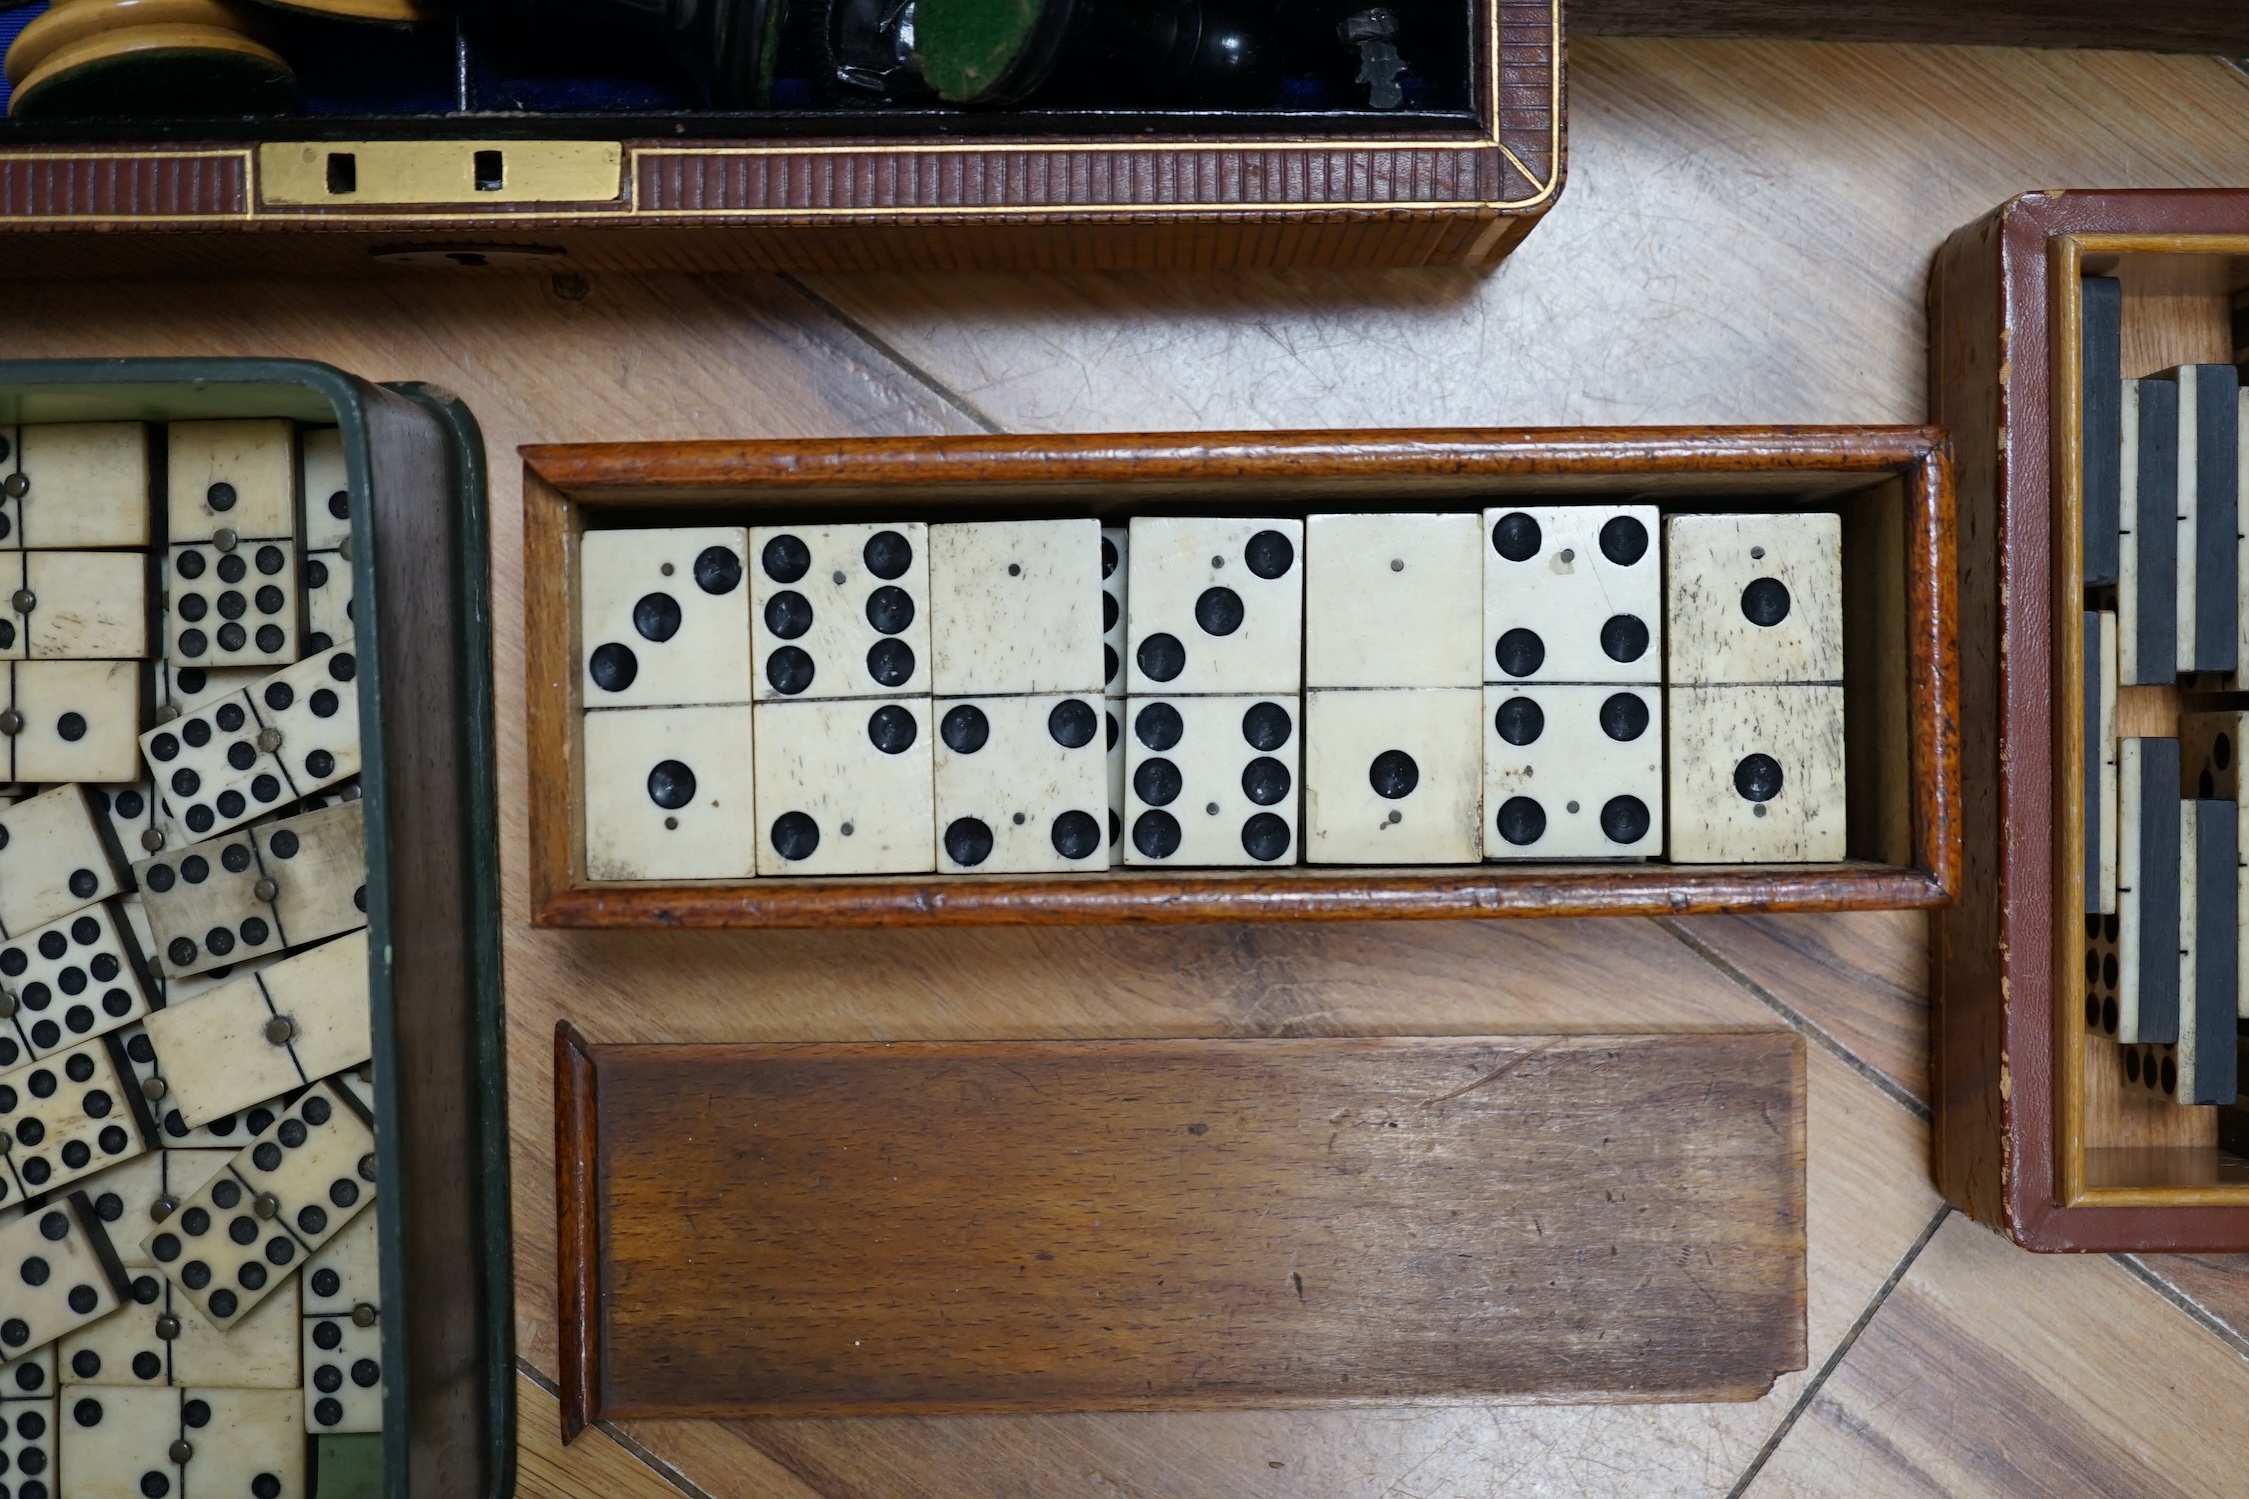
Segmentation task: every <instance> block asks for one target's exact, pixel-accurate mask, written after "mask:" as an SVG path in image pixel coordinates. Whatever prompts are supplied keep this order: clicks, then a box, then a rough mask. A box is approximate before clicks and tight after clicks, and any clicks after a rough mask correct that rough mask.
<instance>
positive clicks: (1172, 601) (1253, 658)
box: [1125, 516, 1304, 711]
mask: <svg viewBox="0 0 2249 1499" xmlns="http://www.w3.org/2000/svg"><path fill="white" fill-rule="evenodd" d="M1130 533H1131V535H1130V542H1129V546H1128V549H1127V550H1128V555H1127V559H1126V561H1127V567H1128V569H1129V579H1128V582H1127V585H1126V598H1125V617H1126V635H1127V638H1128V639H1129V641H1130V644H1131V650H1130V652H1129V655H1128V659H1127V661H1126V665H1125V670H1126V688H1127V694H1128V695H1129V696H1130V697H1132V698H1134V699H1139V698H1143V697H1175V696H1184V695H1209V694H1228V695H1242V694H1252V693H1254V694H1257V695H1260V696H1275V695H1288V696H1292V697H1293V696H1294V695H1295V694H1296V693H1297V692H1298V691H1299V690H1300V689H1301V687H1302V685H1303V680H1304V568H1303V551H1304V523H1303V522H1302V521H1297V520H1279V519H1265V520H1238V519H1213V518H1207V517H1199V516H1135V517H1134V518H1133V520H1132V523H1131V526H1130ZM1292 711H1293V709H1292Z"/></svg>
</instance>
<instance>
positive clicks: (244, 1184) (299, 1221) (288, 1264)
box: [142, 1079, 375, 1419]
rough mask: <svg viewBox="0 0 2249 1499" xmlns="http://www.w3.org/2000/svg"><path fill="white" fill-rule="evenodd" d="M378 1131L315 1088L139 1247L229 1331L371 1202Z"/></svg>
mask: <svg viewBox="0 0 2249 1499" xmlns="http://www.w3.org/2000/svg"><path fill="white" fill-rule="evenodd" d="M373 1123H374V1121H373V1118H372V1116H371V1115H369V1114H368V1112H367V1109H366V1105H365V1104H363V1103H362V1102H360V1100H359V1098H358V1096H357V1095H356V1094H354V1093H353V1092H352V1091H351V1089H349V1088H348V1087H345V1086H343V1085H342V1084H340V1083H338V1082H336V1081H335V1080H333V1079H330V1080H326V1081H323V1082H321V1083H319V1084H317V1085H315V1086H314V1087H311V1088H308V1089H307V1090H305V1093H304V1095H303V1096H302V1097H300V1098H299V1099H298V1100H297V1101H296V1102H295V1103H293V1104H291V1105H290V1106H289V1108H288V1109H287V1110H285V1111H284V1112H283V1114H282V1115H281V1117H280V1118H279V1119H278V1120H276V1121H275V1122H274V1124H273V1126H272V1128H270V1129H269V1130H267V1131H266V1132H265V1134H264V1135H262V1136H260V1137H259V1139H258V1140H257V1141H256V1142H255V1143H253V1144H252V1145H251V1146H250V1147H249V1148H248V1149H246V1150H243V1151H241V1152H240V1153H238V1154H236V1155H235V1156H233V1157H232V1158H230V1159H229V1160H228V1162H227V1164H226V1167H225V1169H224V1170H222V1171H220V1172H219V1173H218V1174H217V1175H216V1176H214V1177H213V1178H212V1179H211V1180H210V1181H209V1182H208V1183H206V1184H205V1185H204V1186H203V1187H202V1188H200V1189H199V1190H198V1191H196V1192H195V1193H194V1194H193V1195H191V1196H189V1197H188V1198H186V1199H184V1200H183V1201H182V1202H181V1205H180V1210H179V1212H178V1213H176V1214H175V1215H173V1216H172V1217H171V1218H169V1219H167V1220H166V1221H165V1222H163V1223H161V1224H158V1225H157V1226H156V1229H155V1231H154V1232H152V1233H151V1234H149V1235H148V1236H147V1237H146V1238H144V1239H143V1240H142V1247H143V1248H144V1249H146V1250H147V1252H148V1253H149V1254H150V1255H151V1256H152V1257H154V1259H155V1260H156V1262H157V1263H158V1264H159V1265H161V1266H162V1267H163V1268H164V1273H165V1274H166V1275H167V1276H169V1277H170V1278H171V1281H172V1283H173V1285H174V1286H175V1287H177V1288H179V1289H180V1290H182V1291H184V1292H185V1293H186V1295H187V1298H188V1299H189V1300H190V1301H191V1302H193V1303H194V1305H195V1307H196V1309H197V1310H199V1311H201V1312H202V1313H203V1315H204V1316H205V1317H206V1318H207V1319H208V1320H209V1321H210V1322H211V1323H212V1324H213V1325H214V1326H216V1327H217V1328H218V1329H219V1330H220V1331H222V1332H224V1331H227V1330H228V1329H231V1328H232V1327H233V1326H234V1325H235V1324H236V1323H237V1322H238V1321H240V1320H241V1319H242V1318H243V1317H244V1316H245V1315H246V1314H248V1313H249V1312H251V1311H252V1310H254V1309H255V1308H256V1307H257V1306H258V1304H259V1303H260V1302H261V1301H263V1300H264V1299H265V1298H266V1297H267V1296H268V1295H270V1294H271V1293H272V1292H273V1291H274V1290H275V1289H276V1288H277V1287H278V1286H279V1285H280V1284H282V1283H284V1282H285V1281H286V1280H288V1279H289V1278H291V1277H293V1276H295V1274H296V1273H297V1271H298V1270H299V1269H300V1268H301V1266H302V1261H303V1260H304V1259H305V1257H306V1256H308V1255H312V1254H316V1253H318V1252H319V1251H320V1249H322V1248H323V1247H324V1246H325V1245H326V1244H327V1243H328V1241H329V1240H330V1239H332V1238H334V1237H335V1235H336V1234H337V1233H338V1232H339V1231H340V1230H341V1229H342V1228H343V1227H344V1226H345V1225H346V1224H347V1223H349V1222H350V1221H351V1218H352V1216H353V1215H354V1214H356V1213H358V1212H359V1211H360V1210H361V1209H363V1208H365V1207H367V1206H368V1205H369V1204H371V1203H373V1202H374V1200H375V1156H374V1149H375V1136H374V1131H373ZM300 1419H301V1418H300Z"/></svg>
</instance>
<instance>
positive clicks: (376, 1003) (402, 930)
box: [0, 359, 515, 1496]
mask: <svg viewBox="0 0 2249 1499" xmlns="http://www.w3.org/2000/svg"><path fill="white" fill-rule="evenodd" d="M228 418H234V419H244V418H266V419H270V418H280V419H285V420H289V421H293V422H297V423H302V424H308V425H312V426H318V427H329V426H333V427H334V428H336V429H338V431H339V433H340V437H341V448H342V454H343V470H344V476H345V477H344V485H345V488H346V489H347V490H348V493H349V497H350V498H349V504H348V511H349V518H350V545H349V546H348V548H345V549H343V550H342V551H341V553H340V555H341V556H342V557H343V558H345V559H348V564H349V566H350V567H351V568H352V573H353V576H352V593H353V600H354V602H353V613H352V618H354V619H355V620H356V625H357V628H356V634H355V637H354V640H353V642H352V648H353V649H354V651H356V653H357V661H358V663H359V665H358V667H357V675H356V681H357V683H358V698H359V701H358V711H359V724H360V729H361V734H362V738H363V742H364V745H365V754H364V761H363V769H362V771H361V774H360V784H361V787H362V790H363V796H362V798H361V800H362V801H363V804H364V807H365V822H364V826H365V845H366V884H365V887H364V895H365V901H366V906H365V909H366V918H365V919H366V923H367V932H366V934H365V936H364V938H357V937H355V938H354V939H352V940H354V941H362V940H363V941H365V942H366V943H367V950H369V951H370V952H371V954H372V957H371V960H370V968H369V973H368V989H367V992H368V995H369V1004H370V1010H371V1022H372V1023H371V1032H372V1035H371V1041H372V1047H373V1071H372V1085H371V1092H372V1101H373V1108H372V1114H373V1121H374V1128H375V1135H376V1146H375V1152H374V1154H375V1163H374V1171H375V1181H376V1188H375V1190H376V1191H377V1192H379V1193H380V1194H381V1196H382V1198H383V1200H384V1201H385V1202H386V1203H387V1204H388V1205H389V1206H388V1207H387V1209H386V1210H385V1211H384V1212H383V1213H382V1214H381V1215H380V1219H379V1225H380V1249H379V1259H380V1265H381V1271H380V1279H381V1283H382V1285H383V1286H384V1287H385V1288H386V1291H385V1294H384V1295H383V1297H382V1300H383V1301H384V1302H385V1303H386V1304H388V1305H389V1306H392V1307H400V1308H404V1311H403V1314H401V1315H394V1316H385V1317H384V1319H383V1321H382V1326H381V1329H380V1331H379V1333H377V1332H370V1333H369V1334H368V1335H367V1336H368V1337H369V1338H370V1339H372V1338H376V1337H379V1339H380V1357H381V1360H382V1366H383V1369H384V1375H383V1384H384V1390H383V1398H384V1401H385V1405H384V1409H383V1412H382V1419H381V1428H382V1431H383V1437H382V1450H383V1470H384V1491H385V1492H387V1493H389V1494H391V1495H404V1494H406V1493H408V1492H412V1493H414V1494H417V1495H421V1494H436V1495H462V1496H468V1495H482V1494H490V1493H505V1492H509V1491H510V1490H511V1489H512V1486H513V1465H514V1451H515V1433H514V1414H513V1400H514V1389H515V1360H514V1344H513V1337H514V1324H513V1319H512V1316H511V1313H510V1307H511V1304H512V1302H511V1284H512V1269H511V1261H510V1250H509V1243H510V1238H509V1216H508V1185H507V1125H506V1098H505V1091H504V1090H505V1085H504V1082H502V1081H501V1078H502V1076H503V1074H504V1070H505V1069H504V1068H503V1067H502V1066H501V1064H500V1060H499V1059H500V1056H501V1044H502V1043H501V1011H500V971H499V970H500V959H499V948H498V943H499V931H498V925H499V915H498V900H499V896H498V885H499V878H498V865H497V860H498V854H497V851H496V848H495V836H496V835H495V822H496V814H495V811H494V795H495V793H494V789H493V777H494V768H493V752H492V743H491V705H490V698H491V678H490V659H491V658H490V651H491V647H490V640H489V636H488V633H487V626H486V621H487V619H488V617H489V611H488V605H487V602H486V597H485V594H486V587H487V577H486V571H485V566H484V558H485V555H486V542H485V511H484V504H485V501H484V455H483V440H482V437H481V436H480V434H479V433H478V431H477V428H476V425H475V422H474V420H473V418H471V417H470V415H469V413H468V411H467V409H466V408H465V407H464V406H462V405H461V404H460V402H459V400H458V399H457V398H456V397H454V396H453V395H452V394H451V393H450V392H447V391H444V390H441V389H438V388H435V387H430V386H423V385H416V384H401V385H394V386H377V385H373V384H369V383H367V382H365V381H362V380H359V379H357V378H355V377H353V376H350V375H346V374H344V373H343V372H342V371H339V370H336V369H334V368H331V367H329V366H327V365H322V364H315V363H311V362H306V361H292V360H259V359H194V360H187V359H115V360H84V361H66V360H51V361H11V362H0V424H6V425H7V426H8V427H9V429H10V430H11V432H16V431H18V428H19V426H29V425H31V424H42V423H69V422H143V423H149V424H151V432H152V436H151V438H150V441H151V443H152V445H156V446H155V451H156V452H157V453H158V455H159V456H161V455H162V453H163V451H164V450H163V448H162V447H161V446H160V444H161V443H162V442H163V441H164V438H165V435H166V432H167V428H166V427H165V426H164V425H162V424H164V423H170V422H191V421H198V420H206V419H228ZM18 435H19V436H20V432H19V434H18ZM155 468H156V470H157V472H158V473H159V474H161V473H162V465H161V464H157V465H155ZM291 478H292V480H294V471H293V470H292V474H291ZM214 487H215V488H216V487H217V486H214ZM17 492H19V491H13V490H11V491H10V493H11V494H13V493H17ZM159 493H161V491H159ZM227 503H228V504H229V505H231V504H232V503H233V492H232V491H231V489H230V490H229V491H228V495H227ZM157 508H158V510H159V511H160V512H161V510H162V508H163V507H162V506H161V505H159V506H158V507H157ZM181 586H182V585H181V584H180V582H179V580H178V579H175V580H174V590H175V592H177V591H179V589H180V588H181ZM331 711H333V710H331ZM272 826H274V825H271V824H267V825H261V827H260V829H259V831H260V832H261V834H262V833H264V832H266V831H267V830H268V829H269V828H271V827H272ZM149 836H150V838H151V839H152V840H153V841H151V842H147V843H143V844H141V845H140V847H138V848H136V849H135V850H134V857H135V858H138V857H140V854H141V850H142V849H154V848H160V847H163V846H165V845H164V840H163V838H162V837H161V836H159V835H157V834H155V833H154V832H153V831H152V832H151V833H150V835H149ZM204 846H205V847H209V846H210V845H204ZM190 878H193V876H190ZM245 940H247V939H245ZM343 950H344V949H343V948H341V947H338V948H329V949H321V950H320V951H323V952H329V953H334V952H339V951H343ZM273 971H276V970H268V972H273ZM168 1013H171V1014H174V1015H177V1014H180V1013H183V1007H181V1006H177V1005H175V1006H173V1007H172V1008H171V1009H170V1010H169V1012H168ZM292 1034H293V1032H292ZM267 1039H268V1040H272V1039H273V1037H272V1035H271V1034H270V1033H269V1034H268V1036H267ZM136 1060H139V1059H136ZM150 1081H154V1082H157V1083H159V1084H160V1086H159V1088H158V1090H157V1091H156V1092H151V1093H150V1094H149V1096H150V1097H152V1098H154V1097H168V1096H171V1095H167V1094H165V1093H164V1091H163V1088H162V1086H161V1083H162V1080H161V1079H153V1078H152V1079H150ZM323 1086H333V1084H324V1085H323ZM335 1097H336V1098H338V1099H341V1098H342V1095H341V1094H340V1093H339V1094H337V1095H335ZM340 1108H341V1104H333V1105H330V1106H329V1110H328V1111H329V1112H335V1111H337V1110H339V1109H340ZM178 1117H179V1116H178V1115H177V1114H175V1115H173V1118H174V1119H175V1120H177V1118H178ZM307 1117H308V1118H309V1117H310V1113H309V1107H308V1113H307ZM316 1122H317V1121H316ZM233 1128H234V1124H233V1121H232V1119H231V1118H230V1119H229V1120H228V1121H227V1129H228V1130H230V1131H231V1130H232V1129H233ZM299 1128H300V1129H301V1128H302V1127H301V1126H299ZM297 1138H298V1139H299V1140H300V1141H301V1140H302V1139H303V1135H302V1134H301V1133H300V1134H299V1135H298V1137H297ZM204 1143H213V1142H204ZM231 1148H232V1147H230V1149H231ZM261 1148H267V1147H261ZM276 1159H279V1158H278V1157H276ZM366 1169H367V1168H366V1167H364V1166H362V1167H361V1170H362V1171H365V1170H366ZM336 1201H337V1202H338V1204H339V1205H341V1204H342V1203H343V1201H344V1199H342V1198H337V1199H336ZM159 1221H160V1222H161V1221H162V1218H161V1216H159ZM238 1221H242V1222H247V1221H248V1220H246V1219H244V1220H238ZM361 1221H364V1222H367V1223H370V1224H373V1223H374V1222H375V1221H376V1219H375V1218H374V1217H373V1216H372V1215H369V1216H368V1217H367V1218H365V1219H363V1220H361ZM142 1231H143V1230H142V1229H140V1228H135V1229H134V1230H133V1233H134V1235H135V1236H136V1237H137V1236H138V1234H139V1233H140V1232H142ZM175 1252H176V1251H175ZM269 1257H270V1256H269ZM274 1263H276V1264H280V1263H283V1261H281V1260H279V1259H275V1260H274ZM244 1283H245V1284H248V1283H249V1282H247V1281H245V1282H244ZM409 1292H410V1294H409ZM294 1299H295V1298H294V1295H293V1294H292V1296H291V1300H292V1302H293V1301H294ZM346 1320H349V1319H348V1318H347V1319H346ZM160 1335H163V1334H160ZM323 1346H326V1345H323ZM88 1388H92V1387H88ZM159 1393H161V1392H159ZM288 1399H289V1400H291V1401H295V1402H298V1403H302V1402H303V1399H304V1396H303V1395H302V1394H301V1393H300V1392H298V1391H294V1390H292V1391H290V1392H288ZM97 1419H98V1417H97ZM367 1429H372V1428H371V1427H370V1428H367ZM322 1440H326V1439H325V1438H323V1439H322ZM174 1461H175V1462H176V1461H179V1459H177V1458H175V1459H174ZM158 1476H159V1477H160V1476H161V1475H158ZM66 1481H67V1480H66ZM183 1482H184V1480H183ZM146 1483H147V1480H143V1485H144V1486H143V1488H142V1490H141V1491H142V1492H153V1490H152V1489H150V1488H148V1487H146ZM261 1491H262V1490H261Z"/></svg>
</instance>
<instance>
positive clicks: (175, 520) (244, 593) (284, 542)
mask: <svg viewBox="0 0 2249 1499" xmlns="http://www.w3.org/2000/svg"><path fill="white" fill-rule="evenodd" d="M167 448H168V452H167V462H168V470H169V477H168V483H167V487H166V496H167V501H168V504H169V508H170V522H171V554H170V566H169V584H170V589H171V598H170V604H171V608H170V611H169V614H168V620H169V625H168V631H167V633H168V641H167V645H166V649H165V654H166V655H167V656H168V657H170V658H171V659H172V660H173V661H175V662H184V663H187V664H190V665H197V666H247V665H271V666H280V665H284V664H286V663H288V662H290V661H293V660H295V659H296V658H297V654H298V652H297V642H298V637H299V633H300V627H299V619H298V616H299V614H300V612H301V610H302V608H303V599H302V597H301V595H300V593H299V589H298V584H297V560H296V553H297V538H296V522H297V515H296V512H297V502H296V494H297V472H296V438H295V432H294V429H293V428H292V427H291V425H290V423H288V422H285V421H224V422H174V423H173V424H172V425H171V429H170V433H169V436H168V440H167Z"/></svg>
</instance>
